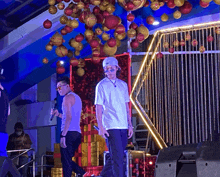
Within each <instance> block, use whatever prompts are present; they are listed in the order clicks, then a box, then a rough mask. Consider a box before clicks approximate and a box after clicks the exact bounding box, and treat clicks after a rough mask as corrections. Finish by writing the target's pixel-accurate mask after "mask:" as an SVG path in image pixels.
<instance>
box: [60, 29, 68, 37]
mask: <svg viewBox="0 0 220 177" xmlns="http://www.w3.org/2000/svg"><path fill="white" fill-rule="evenodd" d="M60 33H61V34H62V35H63V36H64V35H66V34H67V32H66V30H65V29H64V28H63V29H61V30H60Z"/></svg>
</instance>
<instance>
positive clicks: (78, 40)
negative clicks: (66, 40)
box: [75, 33, 84, 42]
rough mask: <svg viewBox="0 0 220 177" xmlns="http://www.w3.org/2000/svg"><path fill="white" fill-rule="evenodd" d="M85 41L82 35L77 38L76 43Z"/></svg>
mask: <svg viewBox="0 0 220 177" xmlns="http://www.w3.org/2000/svg"><path fill="white" fill-rule="evenodd" d="M83 39H84V36H83V34H81V33H80V34H77V35H76V37H75V41H76V42H82V40H83Z"/></svg>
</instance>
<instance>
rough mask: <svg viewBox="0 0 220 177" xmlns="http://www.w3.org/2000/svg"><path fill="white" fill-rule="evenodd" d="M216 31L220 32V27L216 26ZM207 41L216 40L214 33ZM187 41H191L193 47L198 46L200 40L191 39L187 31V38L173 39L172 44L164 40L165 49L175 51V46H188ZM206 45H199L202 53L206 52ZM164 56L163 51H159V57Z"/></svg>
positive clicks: (170, 51)
mask: <svg viewBox="0 0 220 177" xmlns="http://www.w3.org/2000/svg"><path fill="white" fill-rule="evenodd" d="M215 33H216V34H218V35H219V34H220V28H216V29H215ZM206 40H207V42H209V43H211V42H213V41H214V37H213V36H212V35H209V36H208V37H207V39H206ZM186 41H188V42H190V44H191V45H192V46H193V47H197V46H198V41H197V40H196V39H192V40H191V35H190V34H189V33H187V34H186V35H185V39H181V40H180V41H179V40H178V39H176V40H175V41H173V43H172V44H169V43H168V42H167V41H164V42H163V48H164V49H168V51H169V53H174V52H175V47H179V46H182V47H184V46H186ZM205 50H206V49H205V47H204V46H203V45H201V46H200V47H199V51H200V52H201V53H204V52H205ZM161 58H163V53H162V52H158V53H157V59H161Z"/></svg>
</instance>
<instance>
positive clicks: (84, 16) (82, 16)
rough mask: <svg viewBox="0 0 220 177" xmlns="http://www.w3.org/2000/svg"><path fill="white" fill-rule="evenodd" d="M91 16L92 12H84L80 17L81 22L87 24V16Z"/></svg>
mask: <svg viewBox="0 0 220 177" xmlns="http://www.w3.org/2000/svg"><path fill="white" fill-rule="evenodd" d="M89 14H91V12H89V11H85V10H84V11H83V12H82V13H81V14H80V16H79V21H80V22H81V23H85V19H86V16H87V15H89Z"/></svg>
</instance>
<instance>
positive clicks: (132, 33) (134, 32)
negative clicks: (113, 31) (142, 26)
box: [127, 28, 136, 38]
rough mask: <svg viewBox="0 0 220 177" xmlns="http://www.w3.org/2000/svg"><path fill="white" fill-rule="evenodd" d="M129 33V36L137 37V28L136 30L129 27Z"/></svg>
mask: <svg viewBox="0 0 220 177" xmlns="http://www.w3.org/2000/svg"><path fill="white" fill-rule="evenodd" d="M127 35H128V37H129V38H133V37H135V36H136V30H134V29H133V28H131V29H129V30H128V31H127Z"/></svg>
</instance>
